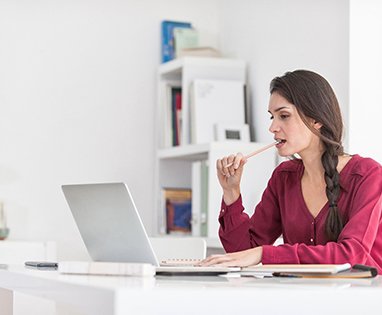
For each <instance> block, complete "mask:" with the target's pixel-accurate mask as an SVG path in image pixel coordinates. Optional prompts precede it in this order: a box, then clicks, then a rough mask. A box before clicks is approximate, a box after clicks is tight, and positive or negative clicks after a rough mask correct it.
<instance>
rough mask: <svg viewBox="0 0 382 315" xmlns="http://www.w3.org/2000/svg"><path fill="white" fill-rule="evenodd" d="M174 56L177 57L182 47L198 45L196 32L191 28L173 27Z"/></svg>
mask: <svg viewBox="0 0 382 315" xmlns="http://www.w3.org/2000/svg"><path fill="white" fill-rule="evenodd" d="M173 32H174V50H175V57H176V58H178V57H179V54H180V53H181V52H182V50H183V49H187V48H195V47H197V46H198V32H197V31H196V30H195V29H193V28H184V27H175V28H174V30H173Z"/></svg>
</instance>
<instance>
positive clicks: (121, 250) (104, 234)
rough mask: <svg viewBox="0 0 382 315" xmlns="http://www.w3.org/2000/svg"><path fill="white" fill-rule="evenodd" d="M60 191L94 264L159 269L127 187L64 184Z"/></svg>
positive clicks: (122, 185)
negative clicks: (132, 264)
mask: <svg viewBox="0 0 382 315" xmlns="http://www.w3.org/2000/svg"><path fill="white" fill-rule="evenodd" d="M62 190H63V192H64V195H65V198H66V201H67V202H68V205H69V208H70V210H71V212H72V214H73V217H74V220H75V222H76V224H77V227H78V229H79V231H80V233H81V236H82V239H83V241H84V243H85V246H86V248H87V250H88V252H89V255H90V257H91V258H92V259H93V260H94V261H113V262H141V263H151V264H153V265H155V266H159V263H158V260H157V258H156V256H155V253H154V251H153V249H152V246H151V244H150V241H149V239H148V236H147V233H146V231H145V228H144V226H143V223H142V220H141V218H140V216H139V214H138V211H137V208H136V206H135V204H134V201H133V198H132V196H131V194H130V191H129V189H128V187H127V185H126V184H124V183H103V184H81V185H63V186H62Z"/></svg>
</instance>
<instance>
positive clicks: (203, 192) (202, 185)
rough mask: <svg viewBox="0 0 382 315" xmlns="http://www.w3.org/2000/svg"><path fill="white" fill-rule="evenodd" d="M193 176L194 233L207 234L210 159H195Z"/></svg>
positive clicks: (194, 234)
mask: <svg viewBox="0 0 382 315" xmlns="http://www.w3.org/2000/svg"><path fill="white" fill-rule="evenodd" d="M191 170H192V171H191V175H192V176H191V178H192V220H191V224H192V235H193V236H204V237H206V236H207V213H208V211H207V209H208V161H206V160H203V161H195V162H193V163H192V168H191Z"/></svg>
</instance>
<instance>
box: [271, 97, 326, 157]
mask: <svg viewBox="0 0 382 315" xmlns="http://www.w3.org/2000/svg"><path fill="white" fill-rule="evenodd" d="M268 112H269V113H270V114H271V120H272V123H271V125H270V127H269V131H270V132H272V133H273V134H274V138H275V140H281V141H282V142H281V143H279V144H277V145H276V148H277V150H278V153H279V155H281V156H291V155H293V154H296V153H297V154H299V155H300V156H301V157H303V156H304V154H305V153H306V152H310V151H315V152H317V150H318V149H319V147H320V139H319V137H318V136H317V135H315V134H314V133H313V132H312V131H311V130H310V129H309V128H308V127H307V126H306V125H305V123H304V122H303V121H302V119H301V117H300V115H299V114H298V112H297V109H296V106H294V105H293V104H291V103H289V102H288V101H287V100H286V99H285V98H284V97H282V96H281V95H280V94H278V93H277V92H274V93H272V94H271V97H270V100H269V107H268ZM311 123H312V126H313V127H315V128H318V129H319V127H320V126H319V125H318V124H317V123H316V124H315V123H314V121H313V120H311ZM316 125H317V126H316Z"/></svg>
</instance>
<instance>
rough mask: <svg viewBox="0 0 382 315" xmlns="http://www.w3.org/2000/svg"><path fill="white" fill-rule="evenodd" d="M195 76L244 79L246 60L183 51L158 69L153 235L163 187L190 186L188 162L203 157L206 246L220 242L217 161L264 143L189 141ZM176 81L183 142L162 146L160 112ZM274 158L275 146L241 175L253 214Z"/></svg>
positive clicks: (160, 220) (160, 211)
mask: <svg viewBox="0 0 382 315" xmlns="http://www.w3.org/2000/svg"><path fill="white" fill-rule="evenodd" d="M194 79H213V80H238V81H241V82H244V83H245V82H246V64H245V62H244V61H242V60H232V59H224V58H200V57H185V58H182V59H177V60H173V61H170V62H167V63H165V64H163V65H161V66H160V67H159V69H158V101H157V110H156V117H157V126H156V131H157V133H156V136H157V153H156V167H155V190H156V191H155V196H156V198H155V205H154V207H155V210H156V215H155V222H154V226H156V227H157V230H156V233H155V234H156V235H158V234H159V235H161V234H162V233H163V232H164V231H163V229H162V230H161V226H163V218H164V214H165V213H164V209H163V204H162V203H163V200H162V188H164V187H167V188H168V187H179V188H192V183H193V181H192V163H193V162H195V161H202V160H203V161H207V165H208V202H207V209H206V210H207V211H206V212H207V216H208V221H207V235H202V236H203V237H205V239H206V241H207V245H208V247H212V248H217V247H219V246H220V241H219V240H218V228H219V223H218V220H217V219H218V214H219V212H220V203H221V196H222V192H221V188H220V185H219V183H218V180H217V177H216V167H215V163H216V160H217V159H218V158H221V157H222V156H225V155H229V154H233V153H237V152H242V153H244V154H246V153H250V152H252V151H254V150H256V149H258V148H260V147H261V146H263V145H264V144H261V143H253V142H247V143H244V142H239V141H224V142H210V143H202V144H190V125H189V123H190V120H189V115H190V113H189V106H190V104H189V93H190V92H189V88H190V85H191V83H192V81H193V80H194ZM169 84H171V85H174V84H175V85H177V86H180V87H181V88H182V121H183V122H182V126H183V130H182V135H181V136H182V137H181V145H180V146H176V147H165V146H164V143H163V141H162V140H163V137H164V131H163V130H162V129H163V126H164V123H163V115H164V113H163V112H164V110H165V105H166V104H165V101H164V100H165V98H166V87H167V86H168V85H169ZM275 163H276V155H275V151H274V149H271V150H268V151H266V152H264V153H263V154H261V155H259V156H257V157H256V158H253V159H251V160H250V161H249V162H248V163H247V165H246V170H245V172H244V174H243V179H242V192H243V200H244V204H245V206H246V211H247V212H248V213H249V214H251V213H252V212H253V208H254V206H255V205H256V204H257V202H258V201H259V200H260V197H261V195H262V192H263V190H264V189H265V187H266V184H267V182H268V179H269V178H270V176H271V172H272V171H273V169H274V166H275Z"/></svg>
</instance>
